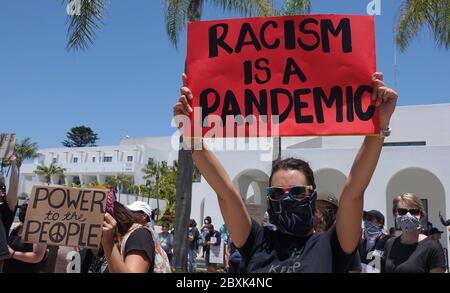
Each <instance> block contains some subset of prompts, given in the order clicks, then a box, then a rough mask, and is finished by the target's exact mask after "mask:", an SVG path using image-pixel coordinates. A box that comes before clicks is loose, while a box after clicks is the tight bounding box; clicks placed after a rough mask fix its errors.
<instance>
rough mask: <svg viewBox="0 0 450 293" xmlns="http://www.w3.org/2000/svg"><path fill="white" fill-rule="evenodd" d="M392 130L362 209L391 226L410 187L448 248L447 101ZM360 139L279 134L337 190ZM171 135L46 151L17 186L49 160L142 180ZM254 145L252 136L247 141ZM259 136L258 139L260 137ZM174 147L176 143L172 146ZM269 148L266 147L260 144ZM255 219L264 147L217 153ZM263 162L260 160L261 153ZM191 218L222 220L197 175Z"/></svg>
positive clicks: (98, 175)
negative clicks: (395, 202) (398, 199)
mask: <svg viewBox="0 0 450 293" xmlns="http://www.w3.org/2000/svg"><path fill="white" fill-rule="evenodd" d="M391 128H392V129H393V132H392V135H391V136H390V137H389V138H387V139H386V146H385V147H384V148H383V152H382V155H381V158H380V161H379V163H378V167H377V170H376V171H375V174H374V176H373V179H372V181H371V183H370V185H369V187H368V188H367V191H366V194H365V201H364V208H365V210H371V209H377V210H379V211H381V212H382V213H383V214H384V215H385V216H386V227H387V228H389V227H393V226H394V218H393V215H392V199H393V198H394V197H395V196H396V195H398V194H400V193H402V192H413V193H416V194H418V195H419V196H421V198H422V199H423V202H424V205H425V209H426V211H427V217H428V220H429V221H430V222H432V223H433V224H434V225H435V226H436V227H438V228H439V229H440V230H443V231H445V233H444V234H443V235H442V244H443V246H444V247H447V246H448V241H447V240H448V236H449V234H448V231H447V229H446V228H445V227H443V226H442V225H441V224H440V221H439V218H438V212H439V211H441V212H442V213H443V215H445V216H446V217H447V218H450V193H449V191H450V175H449V173H448V172H449V170H450V169H449V168H450V104H439V105H421V106H404V107H398V108H397V110H396V112H395V114H394V117H393V120H392V123H391ZM362 139H363V138H362V137H304V138H283V139H282V158H286V157H290V156H292V157H296V158H301V159H304V160H306V161H309V162H310V164H311V167H312V168H313V170H314V171H315V176H316V183H317V186H318V191H319V192H321V191H329V192H332V193H334V194H336V195H337V196H339V195H340V193H341V191H342V188H343V184H344V182H345V180H346V176H347V174H348V173H349V171H350V168H351V165H352V163H353V159H354V157H355V155H356V153H357V151H358V149H359V147H360V145H361V142H362ZM176 141H177V137H162V138H136V139H134V138H132V139H122V140H121V142H120V144H119V145H118V146H113V147H95V148H79V149H67V148H57V149H45V150H41V153H42V154H43V155H44V157H43V158H41V160H36V161H35V162H34V164H27V165H24V166H23V167H22V170H21V173H22V179H21V188H22V189H21V190H22V191H25V192H29V190H30V188H31V185H32V184H34V183H35V182H36V181H38V178H36V176H35V175H34V173H33V171H34V170H35V168H36V166H37V164H40V163H44V164H46V165H49V164H50V163H52V162H56V163H58V165H59V166H61V167H64V168H66V169H67V179H66V180H67V183H70V182H73V180H74V178H75V179H77V180H78V179H79V180H80V182H81V183H86V182H90V181H93V180H97V181H98V182H104V180H105V179H106V178H107V177H108V176H113V175H117V174H120V173H123V174H128V175H132V176H134V180H135V183H137V184H143V183H145V182H144V180H143V179H142V175H143V174H142V172H141V169H142V167H143V166H144V165H145V164H146V163H147V161H148V159H149V158H154V159H155V160H158V161H162V160H165V161H168V162H172V161H173V160H176V158H177V150H176V149H174V148H173V147H171V142H176ZM250 141H251V142H253V141H254V140H250ZM261 141H264V140H259V142H261ZM175 145H176V143H175ZM262 145H263V146H264V147H267V144H262ZM216 154H217V156H218V157H219V159H220V161H221V162H222V163H223V165H224V166H225V169H226V170H227V171H228V173H229V175H230V177H231V178H232V180H233V182H234V184H235V186H236V187H237V188H238V189H239V191H240V193H241V195H242V197H243V199H244V200H245V201H246V204H247V206H248V208H249V211H250V213H251V215H252V216H253V217H255V218H256V219H258V220H260V219H261V217H262V213H263V211H264V210H265V208H266V199H265V188H266V187H267V184H268V179H269V174H270V168H271V161H270V159H269V160H267V158H271V154H270V151H268V150H267V149H265V150H259V151H255V150H243V151H216ZM264 156H265V157H266V160H261V158H262V157H264ZM191 216H192V218H194V219H195V220H196V221H197V223H202V220H203V218H204V217H205V216H211V217H212V219H213V223H214V224H215V226H216V227H220V226H221V225H222V224H223V219H222V217H221V214H220V210H219V207H218V202H217V197H216V195H215V193H214V191H213V190H212V189H211V187H210V186H209V185H208V184H207V183H206V182H205V180H204V179H203V178H202V180H201V182H198V183H194V184H193V198H192V209H191Z"/></svg>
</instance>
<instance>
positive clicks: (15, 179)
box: [0, 155, 19, 234]
mask: <svg viewBox="0 0 450 293" xmlns="http://www.w3.org/2000/svg"><path fill="white" fill-rule="evenodd" d="M9 164H10V166H11V170H10V173H11V176H10V178H9V188H8V192H7V191H6V186H5V183H4V182H1V183H0V217H1V222H2V223H3V227H4V230H5V233H6V234H8V233H9V230H10V229H11V226H12V223H13V222H14V216H15V215H16V210H17V192H18V188H19V186H18V185H19V174H18V172H17V158H16V156H14V155H13V156H11V157H10V158H9Z"/></svg>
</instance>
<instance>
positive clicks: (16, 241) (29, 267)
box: [3, 226, 45, 273]
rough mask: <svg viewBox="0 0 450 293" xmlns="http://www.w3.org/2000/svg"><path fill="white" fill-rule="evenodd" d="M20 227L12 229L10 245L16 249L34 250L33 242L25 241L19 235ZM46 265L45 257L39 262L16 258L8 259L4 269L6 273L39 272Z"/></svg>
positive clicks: (23, 250)
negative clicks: (28, 261)
mask: <svg viewBox="0 0 450 293" xmlns="http://www.w3.org/2000/svg"><path fill="white" fill-rule="evenodd" d="M19 229H20V226H19V227H16V228H15V229H14V230H12V231H11V234H10V235H9V239H8V245H9V246H10V247H11V248H12V249H13V250H15V251H20V252H32V251H33V244H31V243H24V242H23V241H22V240H21V239H20V236H19ZM44 266H45V257H44V258H43V259H42V260H41V261H40V262H39V263H27V262H23V261H20V260H16V259H12V258H10V259H8V260H6V261H5V267H4V268H3V271H4V272H5V273H39V272H42V271H43V269H44Z"/></svg>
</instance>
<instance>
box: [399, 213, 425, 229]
mask: <svg viewBox="0 0 450 293" xmlns="http://www.w3.org/2000/svg"><path fill="white" fill-rule="evenodd" d="M395 221H396V223H397V225H398V226H399V227H400V228H401V229H402V231H403V232H412V231H418V230H419V229H420V216H413V215H411V214H410V213H409V212H408V213H407V214H406V215H404V216H397V217H396V218H395Z"/></svg>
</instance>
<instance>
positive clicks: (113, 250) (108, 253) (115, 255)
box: [103, 244, 130, 273]
mask: <svg viewBox="0 0 450 293" xmlns="http://www.w3.org/2000/svg"><path fill="white" fill-rule="evenodd" d="M103 250H104V252H105V257H106V261H107V262H108V271H109V272H110V273H130V270H128V267H127V266H126V264H125V262H124V261H123V260H122V256H121V255H120V251H119V249H118V248H117V246H116V245H114V244H111V245H107V246H104V247H103Z"/></svg>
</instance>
